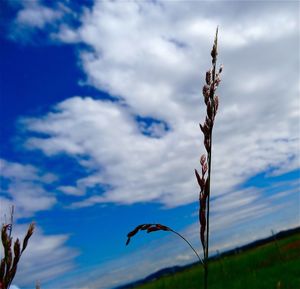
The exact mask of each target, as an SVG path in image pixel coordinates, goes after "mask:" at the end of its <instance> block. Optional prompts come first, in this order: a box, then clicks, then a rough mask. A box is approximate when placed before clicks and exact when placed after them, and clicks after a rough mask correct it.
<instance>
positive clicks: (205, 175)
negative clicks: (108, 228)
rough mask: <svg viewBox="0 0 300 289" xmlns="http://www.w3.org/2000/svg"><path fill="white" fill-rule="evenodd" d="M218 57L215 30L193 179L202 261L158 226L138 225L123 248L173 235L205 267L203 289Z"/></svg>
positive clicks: (161, 226)
mask: <svg viewBox="0 0 300 289" xmlns="http://www.w3.org/2000/svg"><path fill="white" fill-rule="evenodd" d="M217 55H218V28H217V30H216V36H215V40H214V44H213V48H212V50H211V58H212V60H211V61H212V67H211V69H210V70H208V71H207V72H206V75H205V82H206V83H205V85H204V86H203V90H202V94H203V97H204V103H205V105H206V117H205V121H204V124H203V125H202V124H200V129H201V131H202V133H203V136H204V147H205V150H206V153H205V154H203V155H202V156H201V157H200V165H201V174H200V173H199V172H198V171H197V170H196V169H195V175H196V179H197V182H198V185H199V188H200V193H199V223H200V241H201V245H202V249H203V256H204V258H203V260H202V259H201V258H200V256H199V254H198V253H197V251H196V250H195V249H194V247H193V246H192V245H191V244H190V242H189V241H188V240H187V239H186V238H185V237H183V236H182V235H181V234H179V233H178V232H176V231H175V230H173V229H171V228H170V227H167V226H165V225H161V224H141V225H139V226H137V227H136V228H135V229H134V230H132V231H131V232H129V233H128V234H127V242H126V245H128V244H129V242H130V240H131V238H132V237H133V236H134V235H136V234H137V233H138V232H139V231H146V232H147V233H151V232H156V231H166V232H172V233H174V234H176V235H177V236H178V237H180V238H181V239H182V240H184V241H185V242H186V243H187V244H188V245H189V247H190V248H191V249H192V250H193V252H194V253H195V255H196V256H197V258H198V259H199V261H200V263H202V264H203V267H204V288H205V289H207V288H208V254H209V250H208V249H209V204H210V191H211V185H210V183H211V171H212V168H211V166H212V163H211V160H212V132H213V127H214V121H215V117H216V114H217V111H218V107H219V97H218V96H217V95H216V94H215V92H216V89H217V88H218V86H219V84H220V81H221V79H220V74H221V72H222V69H223V68H222V66H221V67H220V68H219V69H218V70H217V68H216V66H217Z"/></svg>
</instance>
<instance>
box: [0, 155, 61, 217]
mask: <svg viewBox="0 0 300 289" xmlns="http://www.w3.org/2000/svg"><path fill="white" fill-rule="evenodd" d="M0 169H1V178H0V179H1V187H0V190H1V197H0V203H1V211H2V210H4V209H5V208H9V207H10V206H11V205H14V206H15V207H16V208H17V210H16V216H17V218H24V217H31V216H33V215H34V214H35V213H36V212H38V211H43V210H47V209H50V208H51V207H52V206H53V205H54V204H55V203H56V197H55V195H53V194H51V193H49V192H48V191H47V189H46V188H45V186H46V185H47V184H49V183H51V182H53V181H54V180H56V178H57V177H56V176H55V175H53V174H50V173H43V172H41V171H40V170H38V169H37V168H36V167H34V166H32V165H24V164H20V163H16V162H8V161H6V160H4V159H0ZM1 214H3V212H1ZM7 215H9V214H7Z"/></svg>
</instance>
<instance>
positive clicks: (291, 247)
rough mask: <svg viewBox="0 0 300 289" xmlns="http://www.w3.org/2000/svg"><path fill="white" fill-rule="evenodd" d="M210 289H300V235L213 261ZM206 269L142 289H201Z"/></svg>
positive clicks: (188, 270) (194, 270)
mask: <svg viewBox="0 0 300 289" xmlns="http://www.w3.org/2000/svg"><path fill="white" fill-rule="evenodd" d="M209 266H210V267H209V289H225V288H226V289H227V288H228V289H229V288H230V289H238V288H239V289H272V288H274V289H300V234H295V235H293V236H290V237H287V238H285V239H282V240H279V241H277V242H272V243H269V244H266V245H263V246H259V247H257V248H254V249H251V250H249V251H246V252H242V253H239V254H236V255H232V256H228V257H223V258H220V259H218V260H214V261H211V262H210V264H209ZM202 280H203V269H202V267H201V266H194V267H192V268H189V269H186V270H185V271H182V272H179V273H177V274H175V275H171V276H167V277H162V278H160V279H158V280H156V281H153V282H150V283H147V284H145V285H142V286H139V287H136V288H138V289H154V288H155V289H163V288H164V289H166V288H168V289H199V288H202V287H203V284H202Z"/></svg>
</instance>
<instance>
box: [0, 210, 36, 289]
mask: <svg viewBox="0 0 300 289" xmlns="http://www.w3.org/2000/svg"><path fill="white" fill-rule="evenodd" d="M12 227H13V209H12V213H11V222H10V224H3V225H2V228H1V244H2V247H3V253H4V257H3V258H2V259H1V263H0V289H9V287H10V285H11V283H12V281H13V279H14V277H15V275H16V273H17V269H18V264H19V261H20V259H21V256H22V254H23V253H24V251H25V249H26V248H27V245H28V241H29V239H30V237H31V236H32V234H33V231H34V223H31V224H30V225H29V227H28V230H27V233H26V235H25V238H24V240H23V242H22V246H21V242H20V240H19V239H18V238H17V239H16V241H15V242H13V238H12V236H11V234H12Z"/></svg>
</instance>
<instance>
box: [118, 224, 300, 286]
mask: <svg viewBox="0 0 300 289" xmlns="http://www.w3.org/2000/svg"><path fill="white" fill-rule="evenodd" d="M296 233H300V227H297V228H294V229H290V230H286V231H281V232H279V233H277V234H274V235H273V236H270V237H267V238H264V239H260V240H256V241H254V242H251V243H249V244H246V245H243V246H241V247H236V248H234V249H232V250H229V251H226V252H223V253H222V254H221V255H218V256H217V255H214V256H212V257H211V258H210V259H216V258H219V257H220V256H230V255H233V254H236V253H239V252H243V251H246V250H250V249H252V248H255V247H259V246H262V245H265V244H267V243H270V242H272V241H274V240H280V239H283V238H285V237H288V236H291V235H293V234H296ZM196 264H198V262H197V263H192V264H188V265H185V266H174V267H169V268H164V269H161V270H159V271H157V272H155V273H153V274H150V275H149V276H147V277H146V278H143V279H140V280H137V281H135V282H131V283H129V284H125V285H121V286H118V287H115V288H114V289H131V288H135V287H136V286H138V285H142V284H145V283H148V282H151V281H154V280H156V279H159V278H161V277H163V276H167V275H174V274H176V273H177V272H180V271H183V270H186V269H188V268H190V267H192V266H195V265H196Z"/></svg>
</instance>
